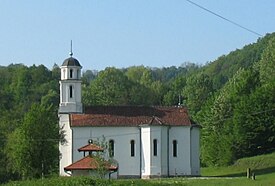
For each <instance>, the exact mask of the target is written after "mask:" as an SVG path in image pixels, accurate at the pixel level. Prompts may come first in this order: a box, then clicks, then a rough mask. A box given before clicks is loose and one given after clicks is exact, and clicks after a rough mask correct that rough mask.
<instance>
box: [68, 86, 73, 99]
mask: <svg viewBox="0 0 275 186" xmlns="http://www.w3.org/2000/svg"><path fill="white" fill-rule="evenodd" d="M69 96H70V98H72V97H73V86H72V85H70V90H69Z"/></svg>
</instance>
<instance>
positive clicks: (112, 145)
mask: <svg viewBox="0 0 275 186" xmlns="http://www.w3.org/2000/svg"><path fill="white" fill-rule="evenodd" d="M114 155H115V142H114V140H110V141H109V156H110V157H114Z"/></svg>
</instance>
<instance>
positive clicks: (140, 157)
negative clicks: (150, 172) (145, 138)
mask: <svg viewBox="0 0 275 186" xmlns="http://www.w3.org/2000/svg"><path fill="white" fill-rule="evenodd" d="M141 148H142V146H141V127H139V174H140V178H142V170H141V169H142V156H141V155H142V151H141Z"/></svg>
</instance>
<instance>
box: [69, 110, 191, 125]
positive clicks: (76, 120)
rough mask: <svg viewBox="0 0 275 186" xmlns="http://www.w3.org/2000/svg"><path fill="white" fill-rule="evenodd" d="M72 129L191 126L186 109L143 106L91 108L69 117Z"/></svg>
mask: <svg viewBox="0 0 275 186" xmlns="http://www.w3.org/2000/svg"><path fill="white" fill-rule="evenodd" d="M70 120H71V126H72V127H85V126H134V127H135V126H139V125H146V124H148V125H170V126H191V125H192V123H191V120H190V118H189V116H188V112H187V109H186V108H183V107H144V106H93V107H89V108H86V109H85V114H71V115H70Z"/></svg>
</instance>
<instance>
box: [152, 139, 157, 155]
mask: <svg viewBox="0 0 275 186" xmlns="http://www.w3.org/2000/svg"><path fill="white" fill-rule="evenodd" d="M153 155H154V156H157V155H158V140H157V139H154V140H153Z"/></svg>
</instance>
